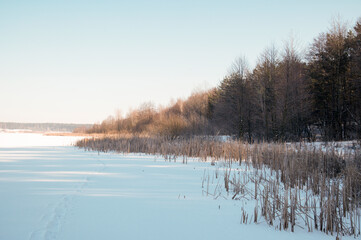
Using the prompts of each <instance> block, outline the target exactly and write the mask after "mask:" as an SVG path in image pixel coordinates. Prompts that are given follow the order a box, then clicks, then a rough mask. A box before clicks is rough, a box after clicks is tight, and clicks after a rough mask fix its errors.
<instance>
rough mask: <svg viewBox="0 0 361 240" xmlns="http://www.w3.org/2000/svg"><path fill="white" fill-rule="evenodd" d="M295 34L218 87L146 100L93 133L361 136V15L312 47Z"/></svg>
mask: <svg viewBox="0 0 361 240" xmlns="http://www.w3.org/2000/svg"><path fill="white" fill-rule="evenodd" d="M304 52H305V53H306V54H303V53H301V52H300V51H299V50H298V47H297V44H295V41H294V40H293V39H290V40H289V41H288V42H286V43H284V44H283V47H282V48H281V49H277V48H276V47H274V46H271V47H268V48H266V49H265V50H264V51H263V52H262V54H261V55H260V56H259V58H258V61H257V64H256V66H255V67H254V68H253V69H250V68H249V67H248V64H247V60H246V59H245V57H240V58H238V59H236V60H235V61H234V63H233V64H232V66H231V69H230V71H229V74H228V75H227V76H225V77H224V79H223V80H222V81H221V82H220V84H219V85H218V86H217V87H215V88H213V89H210V90H207V91H201V92H196V93H193V94H192V95H191V96H190V97H189V98H187V99H185V100H178V101H176V102H175V103H173V104H170V105H169V106H167V107H162V108H155V107H154V106H153V105H152V104H150V103H145V104H143V105H142V106H140V107H139V108H138V109H136V110H134V111H131V112H130V113H128V115H127V116H126V117H122V116H121V115H120V114H116V116H111V117H109V118H108V119H106V120H104V121H103V122H102V123H100V124H94V125H93V126H92V127H91V128H88V129H87V132H88V133H131V134H151V135H154V134H156V135H165V136H171V137H174V136H179V135H231V136H235V137H237V138H240V139H243V140H247V141H250V142H252V141H254V140H265V141H272V140H273V141H290V140H301V139H307V140H315V139H316V138H322V139H323V140H346V139H355V138H360V137H361V18H360V19H359V20H358V21H357V22H356V24H355V25H354V26H353V27H352V28H350V29H348V28H347V27H346V25H345V24H343V23H342V22H341V21H334V22H333V23H332V25H331V27H330V28H329V30H328V31H326V32H324V33H321V34H319V35H318V36H317V37H316V38H314V41H313V43H312V44H311V45H310V46H309V47H308V49H307V50H305V51H304Z"/></svg>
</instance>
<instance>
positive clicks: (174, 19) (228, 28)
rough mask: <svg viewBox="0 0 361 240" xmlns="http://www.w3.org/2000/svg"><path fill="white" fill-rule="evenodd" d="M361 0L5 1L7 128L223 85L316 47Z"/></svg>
mask: <svg viewBox="0 0 361 240" xmlns="http://www.w3.org/2000/svg"><path fill="white" fill-rule="evenodd" d="M360 10H361V1H359V0H343V1H340V0H337V1H334V0H328V1H324V0H317V1H314V0H312V1H309V0H304V1H296V0H288V1H285V0H284V1H281V0H274V1H269V0H258V1H257V0H256V1H251V0H249V1H242V0H238V1H232V0H222V1H221V0H219V1H212V0H208V1H203V0H200V1H197V0H192V1H187V0H185V1H173V0H168V1H145V0H144V1H142V0H133V1H121V0H118V1H115V0H113V1H112V0H98V1H94V0H84V1H81V0H70V1H68V0H63V1H38V0H31V1H29V0H24V1H17V0H11V1H10V0H7V1H5V0H0V122H9V121H11V122H62V123H94V122H100V121H102V120H104V119H105V118H107V116H109V115H114V114H115V112H116V111H117V110H120V111H121V112H122V113H123V114H126V113H127V112H128V111H129V110H130V109H134V108H136V107H138V106H139V105H140V104H141V103H144V102H151V103H153V104H154V105H155V106H159V105H167V104H169V103H170V101H174V100H176V99H178V98H186V97H187V96H189V95H190V94H191V93H192V92H194V91H197V90H202V89H203V90H204V89H208V88H212V87H216V86H217V85H218V84H219V83H220V81H221V80H222V79H223V77H224V76H225V75H226V74H227V72H228V69H229V67H230V65H231V64H232V62H233V61H234V60H235V59H236V58H237V57H240V56H245V58H246V59H247V60H248V62H249V65H250V67H251V68H252V67H254V66H255V65H256V62H257V57H258V56H259V55H260V54H261V53H262V51H263V50H264V49H265V48H266V47H268V46H270V45H272V44H274V45H275V46H276V47H279V48H280V49H281V48H282V44H283V43H284V42H285V41H287V40H288V39H289V38H290V36H291V35H292V36H296V38H297V39H298V42H299V43H300V47H301V48H307V47H308V46H309V44H311V43H312V40H313V39H314V38H315V37H317V36H318V34H320V33H321V32H325V31H327V30H328V28H329V27H330V24H331V20H332V18H334V17H336V16H340V17H341V18H342V19H343V20H344V21H347V22H348V24H349V27H352V26H353V25H354V23H355V22H356V21H357V19H358V18H359V17H361V11H360Z"/></svg>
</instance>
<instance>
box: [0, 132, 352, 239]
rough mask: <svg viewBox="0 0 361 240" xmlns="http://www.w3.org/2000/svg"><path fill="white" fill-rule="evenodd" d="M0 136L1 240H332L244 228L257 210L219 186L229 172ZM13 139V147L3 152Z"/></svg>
mask: <svg viewBox="0 0 361 240" xmlns="http://www.w3.org/2000/svg"><path fill="white" fill-rule="evenodd" d="M2 135H3V134H0V139H1V140H2V141H0V144H1V145H0V198H1V204H0V239H7V240H11V239H19V240H20V239H21V240H23V239H31V240H35V239H161V240H162V239H335V236H328V235H325V234H324V233H321V232H318V231H315V232H313V233H308V232H307V230H305V229H302V228H297V229H296V232H295V233H291V232H286V231H279V230H275V229H274V227H269V226H268V225H267V224H266V223H265V222H262V221H260V223H259V224H240V223H241V220H242V208H243V209H249V210H250V211H253V209H254V202H252V201H247V199H246V198H244V199H241V200H231V198H232V195H233V194H232V193H231V192H230V193H229V194H227V192H226V190H225V188H224V186H222V184H224V183H223V182H224V181H222V179H223V178H224V173H225V171H226V170H227V166H221V165H215V166H213V165H211V163H210V162H199V161H197V160H195V159H193V160H192V159H191V160H188V164H182V159H179V160H178V161H176V162H174V161H165V160H164V159H163V158H161V157H156V156H150V155H144V154H126V155H123V154H113V153H100V154H98V153H97V152H85V151H83V150H79V149H76V148H74V147H71V146H62V145H64V142H68V143H69V142H71V141H72V140H74V139H71V138H70V137H56V138H54V139H51V138H52V137H48V136H42V137H39V136H37V135H33V138H32V137H31V136H32V134H26V136H23V135H17V136H16V137H15V136H11V137H9V135H7V136H2ZM8 137H9V138H10V139H11V141H12V144H9V145H5V146H4V145H2V144H3V142H4V140H6V139H8ZM17 137H19V139H18V140H16V138H17ZM22 137H25V138H27V140H26V142H27V143H26V144H25V143H24V142H25V141H24V139H21V138H22ZM58 138H60V139H58ZM31 139H32V140H31ZM50 139H51V140H50ZM28 140H29V141H28ZM30 140H31V141H30ZM38 140H39V142H36V141H38ZM53 140H54V141H53ZM49 141H53V142H51V144H50V142H49ZM16 143H21V144H19V145H20V146H18V147H17V146H16ZM10 145H11V146H10ZM41 145H44V146H41ZM232 168H234V169H236V168H237V167H236V166H234V167H232ZM245 171H249V169H243V170H241V169H239V171H238V170H237V171H235V172H237V174H240V176H242V173H243V172H245ZM216 172H217V174H218V175H219V176H218V177H219V178H216V177H215V175H216ZM208 176H209V177H208ZM219 179H221V180H219ZM249 188H252V186H251V185H250V186H249ZM351 238H352V237H349V238H343V239H351ZM352 239H353V238H352Z"/></svg>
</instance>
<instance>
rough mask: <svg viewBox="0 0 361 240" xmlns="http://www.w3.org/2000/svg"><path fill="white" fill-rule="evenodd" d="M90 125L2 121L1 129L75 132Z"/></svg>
mask: <svg viewBox="0 0 361 240" xmlns="http://www.w3.org/2000/svg"><path fill="white" fill-rule="evenodd" d="M89 127H91V125H90V124H73V123H16V122H0V129H25V130H31V131H38V132H48V131H52V132H73V131H74V130H75V129H78V130H80V129H86V128H89ZM75 131H76V130H75Z"/></svg>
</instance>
